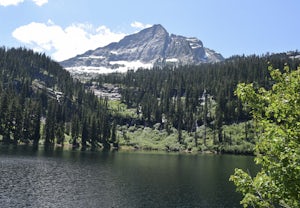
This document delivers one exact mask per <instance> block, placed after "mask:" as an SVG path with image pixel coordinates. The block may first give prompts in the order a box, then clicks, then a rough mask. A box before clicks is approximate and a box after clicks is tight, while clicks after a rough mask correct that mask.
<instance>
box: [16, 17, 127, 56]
mask: <svg viewBox="0 0 300 208" xmlns="http://www.w3.org/2000/svg"><path fill="white" fill-rule="evenodd" d="M12 35H13V37H14V38H16V39H17V40H18V41H20V42H22V43H23V44H25V45H26V46H27V47H30V48H33V49H34V50H36V51H39V52H46V53H47V54H49V55H50V56H52V58H53V59H55V60H57V61H62V60H65V59H68V58H71V57H73V56H76V55H78V54H82V53H84V52H86V51H87V50H94V49H96V48H98V47H102V46H105V45H107V44H109V43H111V42H115V41H119V40H120V39H122V38H123V37H124V36H125V35H126V34H124V33H115V32H112V31H111V30H110V29H109V28H107V27H106V26H99V27H97V28H95V27H94V26H93V25H91V24H82V23H81V24H72V25H70V26H68V27H66V28H62V27H61V26H59V25H56V24H55V23H53V22H52V21H51V20H48V22H47V23H37V22H32V23H30V24H28V25H24V26H21V27H19V28H17V29H15V30H14V31H13V33H12Z"/></svg>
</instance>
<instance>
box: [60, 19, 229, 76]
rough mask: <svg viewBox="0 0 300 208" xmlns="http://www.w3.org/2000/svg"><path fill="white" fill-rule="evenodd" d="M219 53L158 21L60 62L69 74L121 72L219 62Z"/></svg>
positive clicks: (220, 59)
mask: <svg viewBox="0 0 300 208" xmlns="http://www.w3.org/2000/svg"><path fill="white" fill-rule="evenodd" d="M222 60H224V58H223V57H222V55H220V54H218V53H216V52H214V51H213V50H210V49H207V48H205V47H203V43H202V41H200V40H199V39H197V38H195V37H192V38H187V37H184V36H180V35H174V34H171V35H169V33H168V32H167V30H166V29H165V28H164V27H163V26H162V25H160V24H156V25H153V26H152V27H149V28H146V29H144V30H141V31H140V32H138V33H135V34H131V35H128V36H126V37H124V38H123V39H122V40H120V41H119V42H117V43H111V44H109V45H107V46H105V47H100V48H97V49H96V50H91V51H87V52H86V53H84V54H82V55H78V56H76V57H74V58H71V59H68V60H66V61H63V62H61V65H62V66H64V67H65V68H66V69H67V70H69V71H70V72H71V73H72V72H73V73H85V72H87V73H108V72H115V71H119V72H125V71H127V70H129V69H137V68H139V67H144V68H150V67H153V66H165V65H170V64H172V65H185V64H189V65H190V64H200V63H209V62H217V61H222Z"/></svg>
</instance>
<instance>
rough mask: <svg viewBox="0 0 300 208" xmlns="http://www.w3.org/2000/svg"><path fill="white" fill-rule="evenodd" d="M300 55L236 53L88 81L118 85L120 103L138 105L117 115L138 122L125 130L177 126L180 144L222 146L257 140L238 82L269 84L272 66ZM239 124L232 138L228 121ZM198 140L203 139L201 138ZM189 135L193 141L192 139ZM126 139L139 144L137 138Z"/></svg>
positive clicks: (294, 64)
mask: <svg viewBox="0 0 300 208" xmlns="http://www.w3.org/2000/svg"><path fill="white" fill-rule="evenodd" d="M297 55H299V54H298V53H297V52H291V53H282V54H273V55H263V56H256V55H253V56H247V57H246V56H234V57H231V58H229V59H227V60H226V61H224V62H220V63H214V64H202V65H199V66H182V67H165V68H163V69H161V68H154V69H150V70H145V69H139V70H137V71H129V72H127V73H126V74H118V73H115V74H108V75H101V76H99V77H98V78H97V79H96V80H91V82H90V85H95V83H97V85H98V87H99V88H101V86H102V85H103V84H104V83H111V84H114V85H115V86H118V87H120V89H121V90H120V92H121V95H122V98H121V102H122V103H125V104H126V106H127V108H131V109H135V110H134V111H135V117H134V118H133V119H131V120H130V122H128V120H125V122H124V118H123V117H122V116H120V114H119V115H117V116H119V118H116V119H117V121H118V124H120V125H125V124H127V125H129V126H135V128H127V129H126V128H125V132H126V131H127V130H129V132H130V131H137V130H140V129H139V128H141V127H138V128H136V126H139V125H140V126H141V125H142V126H144V127H150V128H152V129H155V128H156V129H159V130H160V132H162V130H165V131H166V132H167V135H170V134H172V130H171V129H172V128H173V129H175V130H176V134H177V139H178V145H179V146H177V147H182V148H189V149H191V148H193V147H197V146H198V143H199V144H202V145H204V146H206V145H207V144H206V140H207V139H208V138H209V137H211V139H212V141H211V143H212V144H213V145H215V146H217V147H215V148H217V149H219V147H220V146H223V145H224V144H226V145H229V146H230V145H233V144H234V143H235V144H242V143H243V141H248V142H250V143H254V139H255V138H254V137H255V133H254V132H253V131H254V128H255V127H254V126H253V124H252V123H251V122H250V120H251V118H250V117H249V114H248V112H247V109H246V108H245V107H243V106H242V104H241V102H240V101H239V100H238V99H237V98H236V96H235V94H234V91H235V89H236V86H237V84H238V83H241V82H245V83H254V85H255V86H256V87H258V86H264V87H266V88H268V87H269V86H271V84H272V83H271V82H270V76H269V72H268V66H270V65H272V66H273V67H274V68H280V69H282V68H283V67H284V65H288V66H290V68H292V69H295V68H297V66H299V63H300V61H299V59H297V58H295V57H296V56H297ZM94 87H95V86H94ZM122 122H123V123H122ZM237 124H242V125H240V126H239V131H240V133H241V134H243V136H239V137H242V138H239V140H241V141H238V142H234V141H233V139H232V138H234V135H233V134H235V133H234V131H235V130H233V129H232V128H230V127H228V126H232V125H237ZM154 126H155V127H154ZM144 127H142V128H144ZM227 127H228V128H227ZM226 129H231V130H229V131H225V130H226ZM173 132H174V131H173ZM183 132H186V133H187V134H186V135H189V136H188V137H189V139H185V138H184V136H183ZM197 132H198V133H197ZM199 132H200V133H199ZM140 133H144V131H140ZM208 134H210V135H208ZM123 135H124V128H123ZM136 136H137V135H134V134H133V135H132V137H136ZM125 137H126V135H125ZM166 137H167V136H166ZM154 138H155V136H154ZM131 139H132V140H134V139H135V138H131ZM200 139H201V142H198V141H199V140H200ZM128 140H130V139H128ZM188 140H193V141H192V142H191V141H190V143H189V141H188ZM242 140H243V141H242ZM127 143H129V144H131V145H136V144H135V143H136V142H133V143H131V142H130V141H129V142H127ZM146 146H147V145H146ZM166 146H168V145H166ZM221 148H223V147H221ZM175 149H178V148H175Z"/></svg>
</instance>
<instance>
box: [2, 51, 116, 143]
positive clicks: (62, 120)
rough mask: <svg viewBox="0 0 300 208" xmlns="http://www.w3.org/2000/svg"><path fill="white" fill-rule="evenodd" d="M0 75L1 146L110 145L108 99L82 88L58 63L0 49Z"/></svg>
mask: <svg viewBox="0 0 300 208" xmlns="http://www.w3.org/2000/svg"><path fill="white" fill-rule="evenodd" d="M0 72H1V73H0V140H2V142H3V143H4V144H11V143H14V144H22V143H24V144H33V145H34V146H37V145H38V144H40V143H44V144H45V145H46V146H52V145H53V144H55V143H57V144H61V145H63V144H64V143H68V142H69V143H70V144H73V146H74V147H77V146H79V143H81V145H82V147H84V148H85V147H86V146H87V145H90V146H91V147H92V148H96V146H97V145H99V144H102V145H103V146H104V147H109V138H110V129H111V128H110V124H109V123H110V115H109V114H108V111H107V100H105V99H99V98H97V97H96V96H94V94H93V93H92V92H89V91H88V90H86V89H85V88H84V86H83V85H82V84H81V83H80V82H79V81H77V80H74V79H73V78H72V77H71V76H70V74H69V73H68V72H67V71H65V70H64V69H63V68H62V67H61V66H60V65H59V64H58V63H56V62H54V61H52V60H51V59H50V58H49V57H46V56H45V55H44V54H38V53H34V52H33V51H31V50H27V49H24V48H18V49H15V48H11V49H6V48H4V47H3V48H0ZM79 137H80V139H79ZM66 139H67V141H66Z"/></svg>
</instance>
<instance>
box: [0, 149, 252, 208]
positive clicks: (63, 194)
mask: <svg viewBox="0 0 300 208" xmlns="http://www.w3.org/2000/svg"><path fill="white" fill-rule="evenodd" d="M235 167H239V168H243V169H245V170H247V169H248V170H249V171H250V172H251V173H254V172H255V171H257V167H256V166H255V165H254V162H253V157H250V156H236V155H208V154H207V155H202V154H198V155H193V154H175V153H158V152H122V151H121V152H90V151H86V152H81V151H79V150H78V151H71V150H64V151H62V150H60V149H57V150H54V151H44V150H43V149H42V150H39V151H33V150H31V149H30V147H18V148H16V149H14V148H12V147H10V148H9V149H7V148H3V147H0V183H1V187H0V205H1V207H37V208H40V207H77V208H78V207H79V208H81V207H84V208H87V207H105V208H112V207H115V208H117V207H122V208H127V207H128V208H142V207H149V208H155V207H230V208H232V207H241V206H240V204H239V201H240V199H241V196H240V194H238V193H236V192H235V187H234V185H233V184H232V182H229V181H228V179H229V176H230V175H231V174H232V173H233V172H234V168H235Z"/></svg>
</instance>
